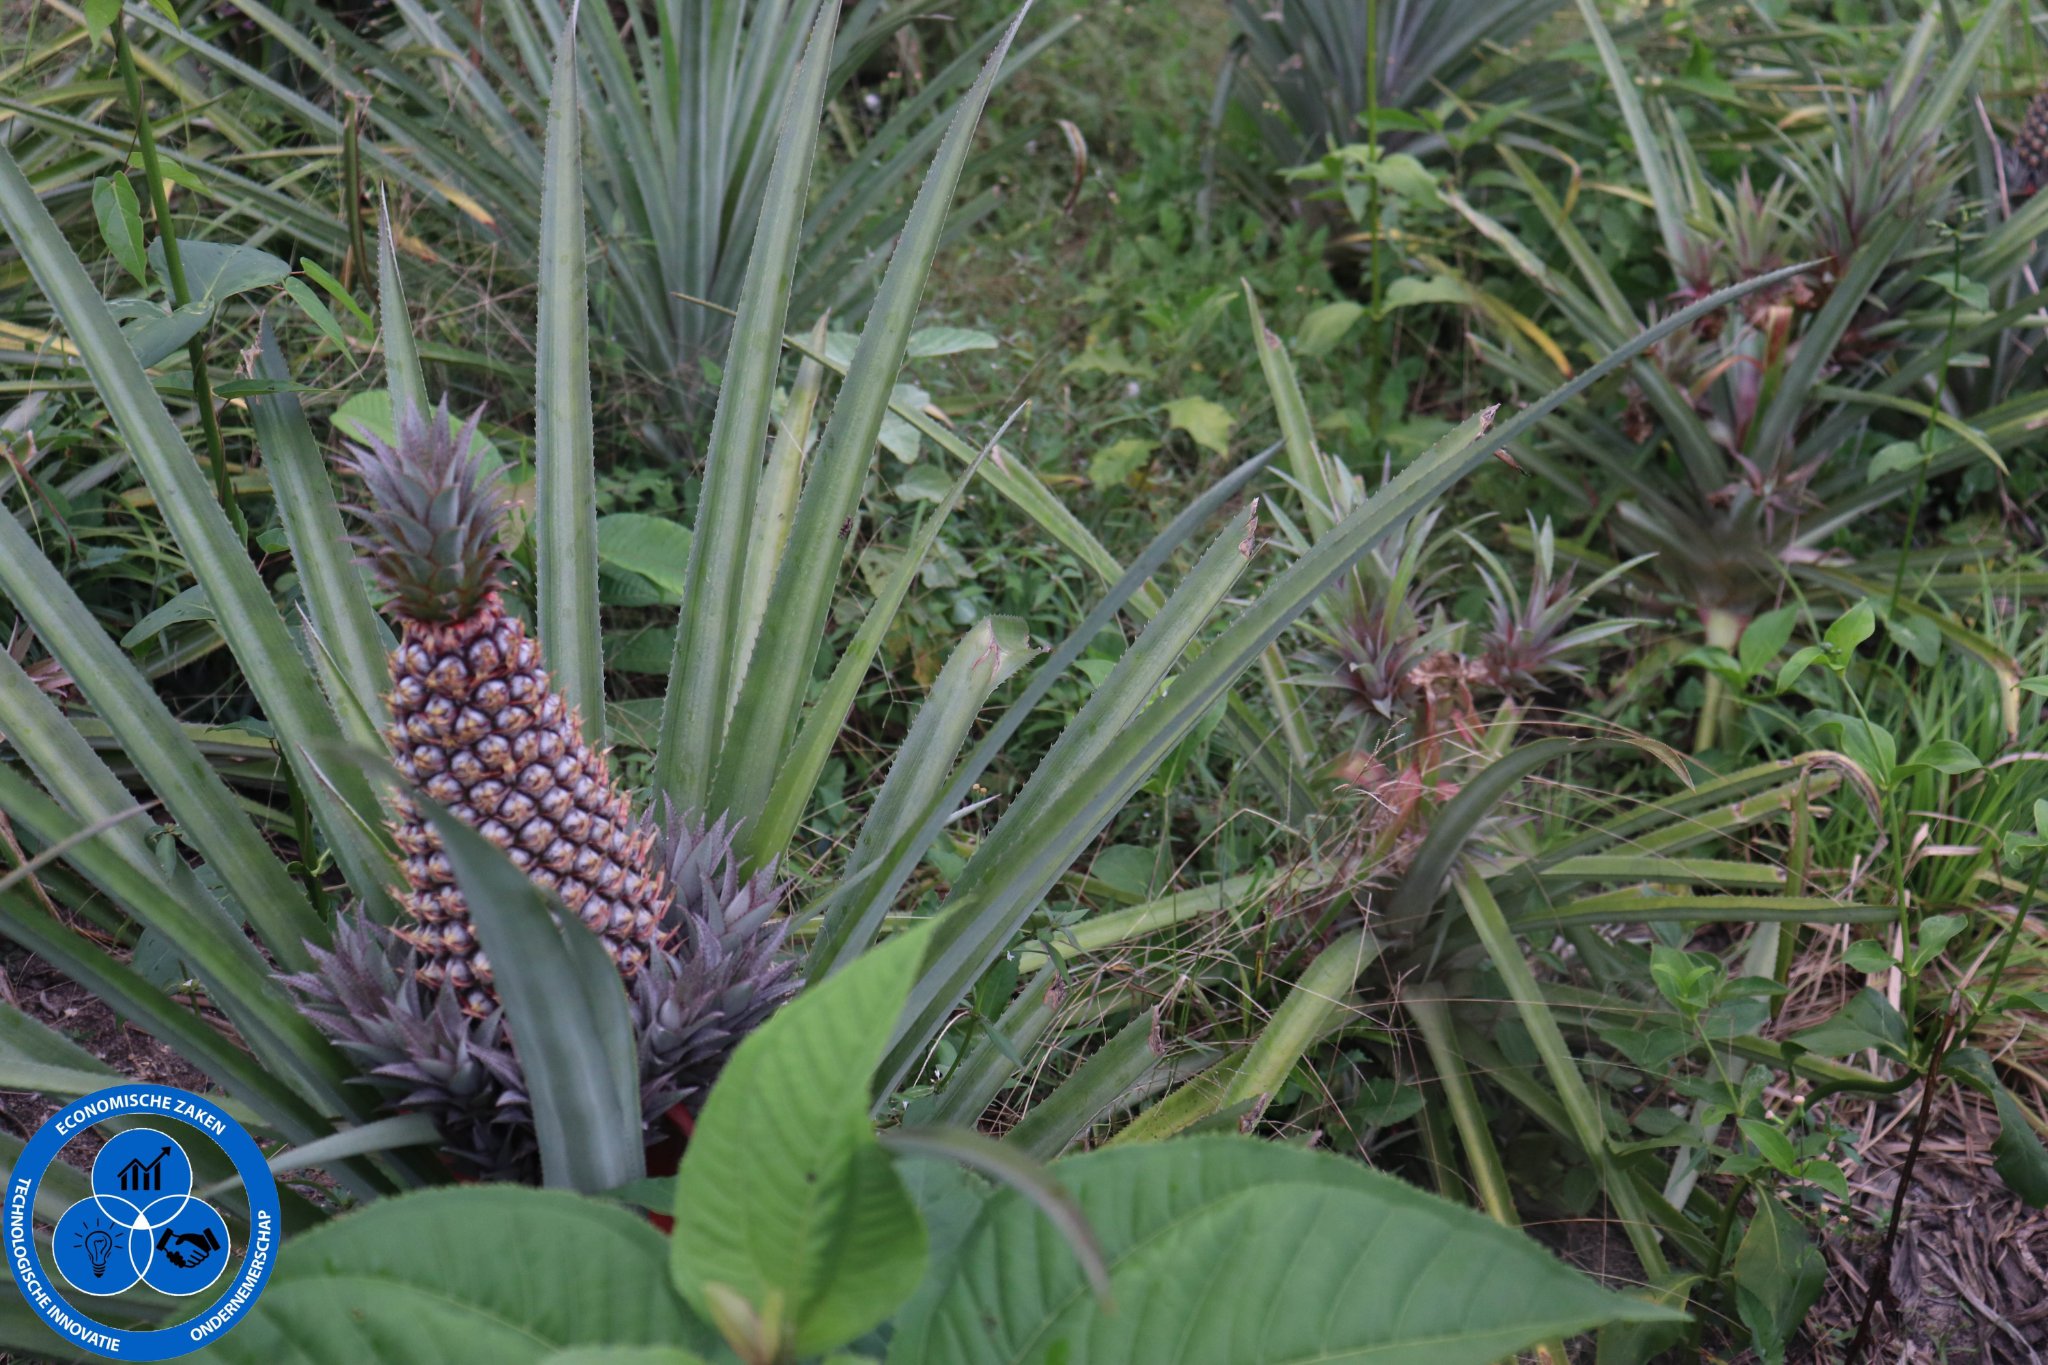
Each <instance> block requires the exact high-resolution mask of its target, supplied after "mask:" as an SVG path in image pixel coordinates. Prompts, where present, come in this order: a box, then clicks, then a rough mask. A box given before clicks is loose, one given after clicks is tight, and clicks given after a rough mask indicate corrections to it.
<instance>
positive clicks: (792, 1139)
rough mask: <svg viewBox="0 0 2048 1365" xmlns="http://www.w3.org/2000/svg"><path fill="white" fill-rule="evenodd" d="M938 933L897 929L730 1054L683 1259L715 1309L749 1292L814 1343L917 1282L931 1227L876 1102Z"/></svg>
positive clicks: (701, 1300)
mask: <svg viewBox="0 0 2048 1365" xmlns="http://www.w3.org/2000/svg"><path fill="white" fill-rule="evenodd" d="M928 938H929V935H927V934H924V933H912V934H907V935H903V936H901V937H898V938H895V939H892V940H890V941H889V942H888V943H886V944H884V945H882V946H881V947H879V948H876V949H874V950H873V951H871V952H869V953H866V954H864V955H863V956H862V957H860V958H859V959H858V960H856V961H855V962H853V963H851V964H850V965H849V966H848V967H847V968H846V969H845V970H844V971H841V972H838V973H836V974H835V975H833V976H831V977H828V978H826V979H825V980H823V981H821V982H818V983H817V984H815V985H812V986H811V987H809V988H808V989H807V990H805V991H804V993H803V994H802V995H800V996H798V997H797V999H796V1000H795V1001H793V1002H792V1003H790V1004H789V1005H787V1006H785V1007H783V1009H782V1010H781V1011H780V1012H779V1013H777V1014H775V1015H774V1016H773V1017H771V1018H770V1019H769V1020H768V1022H767V1023H766V1024H763V1025H762V1026H761V1028H760V1029H758V1030H757V1031H756V1032H754V1033H753V1034H752V1035H750V1036H749V1037H748V1038H747V1039H746V1041H745V1042H743V1043H741V1044H740V1046H739V1048H738V1049H737V1050H736V1051H735V1052H734V1053H733V1056H732V1060H731V1061H730V1062H728V1063H727V1064H726V1068H725V1071H724V1072H723V1073H722V1075H721V1076H720V1078H719V1082H718V1084H717V1085H716V1086H715V1087H713V1089H712V1092H711V1096H710V1098H709V1099H708V1100H706V1101H705V1104H704V1110H703V1112H702V1113H701V1114H700V1115H698V1117H697V1125H696V1128H695V1130H694V1132H693V1133H692V1135H691V1138H690V1146H689V1150H688V1151H687V1152H686V1153H685V1154H684V1157H683V1163H682V1168H681V1170H680V1171H679V1172H678V1173H677V1177H676V1206H675V1220H676V1222H675V1236H674V1239H673V1242H672V1245H671V1254H670V1262H671V1271H672V1274H673V1277H674V1280H675V1284H676V1287H677V1288H678V1289H679V1290H680V1291H681V1292H682V1294H683V1297H684V1298H685V1299H687V1300H688V1301H689V1302H690V1303H691V1304H692V1305H694V1306H696V1307H697V1308H698V1310H699V1312H700V1313H702V1314H703V1315H704V1316H706V1317H713V1316H714V1315H716V1314H718V1312H719V1310H720V1307H721V1299H722V1298H725V1299H729V1298H731V1297H733V1296H736V1297H737V1299H738V1300H739V1302H740V1303H741V1304H743V1305H745V1306H746V1307H747V1308H749V1309H750V1310H751V1311H752V1312H753V1313H754V1314H755V1315H756V1316H758V1317H767V1318H768V1319H769V1321H768V1322H767V1323H765V1324H764V1325H765V1327H766V1328H767V1330H768V1331H769V1332H771V1333H773V1334H774V1335H775V1336H776V1337H777V1339H779V1340H783V1341H793V1342H794V1343H795V1345H796V1347H797V1349H798V1350H799V1351H800V1352H802V1353H804V1354H810V1353H814V1352H818V1351H824V1350H829V1349H831V1348H832V1347H835V1346H840V1345H843V1344H845V1343H847V1342H849V1341H852V1340H854V1339H855V1338H856V1337H858V1336H860V1335H861V1334H862V1333H863V1332H866V1331H868V1330H869V1329H870V1328H872V1327H874V1326H875V1325H876V1324H878V1323H880V1322H881V1321H883V1320H884V1319H885V1318H886V1317H887V1316H888V1315H889V1313H890V1312H891V1311H893V1310H894V1309H895V1308H896V1306H897V1305H898V1304H900V1303H902V1302H903V1300H904V1299H906V1298H908V1297H909V1296H910V1294H911V1292H912V1291H913V1290H915V1289H916V1288H917V1284H918V1281H919V1279H920V1278H921V1277H922V1276H923V1274H924V1263H925V1232H924V1225H923V1223H922V1222H921V1221H920V1220H919V1218H918V1215H917V1210H916V1208H915V1206H914V1205H912V1204H911V1202H910V1199H909V1195H908V1194H907V1192H906V1191H905V1190H904V1187H903V1183H902V1181H901V1180H900V1179H899V1178H898V1177H897V1176H896V1174H895V1171H894V1169H893V1166H892V1165H891V1163H890V1161H889V1159H888V1157H887V1156H886V1154H884V1153H883V1151H882V1149H881V1148H880V1147H879V1146H878V1145H877V1144H876V1142H875V1137H874V1131H873V1128H872V1127H871V1125H870V1123H869V1120H868V1104H869V1100H870V1097H871V1094H872V1086H873V1077H874V1073H875V1065H876V1063H877V1062H878V1061H880V1059H881V1055H882V1051H883V1048H884V1046H885V1045H886V1044H887V1041H888V1037H889V1027H890V1024H891V1023H892V1022H893V1021H894V1020H895V1018H896V1015H897V1013H898V1012H899V1011H900V1010H901V1009H902V1006H903V999H904V995H905V994H906V992H907V991H908V990H909V988H910V981H911V978H912V977H913V976H914V975H915V974H916V972H917V969H918V964H919V962H920V960H921V958H922V955H923V953H924V950H925V945H926V943H927V941H928ZM727 1316H728V1317H729V1316H730V1315H729V1314H728V1315H727Z"/></svg>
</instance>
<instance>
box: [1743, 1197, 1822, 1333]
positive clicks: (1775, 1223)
mask: <svg viewBox="0 0 2048 1365" xmlns="http://www.w3.org/2000/svg"><path fill="white" fill-rule="evenodd" d="M1733 1275H1734V1280H1735V1297H1736V1306H1737V1308H1738V1309H1739V1310H1740V1312H1741V1314H1742V1321H1743V1325H1744V1326H1746V1327H1748V1328H1749V1330H1750V1335H1751V1337H1752V1339H1753V1340H1754V1343H1755V1345H1756V1348H1757V1351H1758V1353H1759V1354H1761V1355H1762V1356H1763V1358H1764V1360H1765V1361H1766V1362H1767V1365H1784V1360H1785V1347H1786V1345H1787V1344H1788V1343H1789V1342H1790V1341H1791V1340H1792V1335H1793V1333H1795V1332H1797V1331H1798V1330H1799V1324H1800V1323H1802V1322H1804V1321H1805V1320H1806V1310H1807V1309H1809V1308H1811V1307H1813V1304H1814V1300H1816V1299H1818V1298H1819V1297H1820V1291H1821V1287H1822V1286H1823V1285H1824V1284H1825V1283H1826V1282H1827V1263H1826V1262H1824V1261H1822V1260H1821V1257H1820V1253H1819V1252H1818V1251H1815V1250H1814V1249H1813V1243H1812V1241H1811V1240H1809V1239H1808V1237H1807V1235H1806V1229H1804V1228H1802V1227H1801V1226H1800V1225H1799V1220H1798V1219H1797V1218H1794V1217H1793V1216H1792V1214H1791V1213H1790V1212H1788V1211H1787V1210H1786V1209H1785V1208H1784V1207H1783V1206H1781V1205H1780V1204H1779V1203H1778V1201H1777V1199H1776V1197H1775V1196H1773V1195H1771V1194H1769V1193H1768V1192H1766V1193H1763V1194H1760V1195H1759V1196H1758V1197H1757V1208H1756V1217H1754V1218H1752V1219H1751V1220H1750V1223H1749V1231H1747V1232H1745V1233H1744V1234H1743V1236H1742V1245H1741V1246H1740V1247H1739V1248H1737V1250H1736V1252H1735V1264H1734V1267H1733Z"/></svg>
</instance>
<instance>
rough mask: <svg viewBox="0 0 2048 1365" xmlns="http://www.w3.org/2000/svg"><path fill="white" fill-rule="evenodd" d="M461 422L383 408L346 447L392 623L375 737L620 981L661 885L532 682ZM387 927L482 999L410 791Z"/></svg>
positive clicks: (497, 520) (533, 661)
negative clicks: (375, 427)
mask: <svg viewBox="0 0 2048 1365" xmlns="http://www.w3.org/2000/svg"><path fill="white" fill-rule="evenodd" d="M475 433H476V421H475V419H474V418H472V419H471V421H470V423H469V425H468V426H466V427H465V428H463V429H462V431H461V432H459V433H456V432H453V431H451V429H450V423H449V421H448V415H447V409H446V407H445V405H444V406H443V408H442V409H441V410H440V411H438V412H437V413H435V414H433V416H432V417H431V418H429V417H424V416H421V415H419V414H416V413H405V414H401V415H400V417H399V429H398V432H397V436H398V441H397V444H396V445H387V444H386V443H384V442H383V441H381V440H378V439H377V438H375V437H374V436H373V437H372V438H371V439H370V442H369V444H368V445H366V446H356V447H351V449H350V455H351V458H352V466H351V467H352V468H353V470H354V471H355V473H356V474H357V475H358V477H360V478H361V479H362V482H363V485H364V487H365V488H366V489H367V490H368V492H369V495H370V501H369V503H368V504H367V505H366V506H363V507H360V508H357V509H355V510H357V511H358V513H359V514H360V515H361V517H362V519H363V521H364V522H365V523H366V524H367V525H368V527H369V530H370V534H369V536H368V537H366V539H365V541H364V548H365V552H366V553H365V557H366V558H367V560H368V562H369V565H370V568H371V571H372V573H373V574H374V575H375V577H376V579H377V581H378V583H379V584H380V585H381V586H382V587H383V588H384V590H385V591H386V592H387V593H389V594H390V603H389V608H388V609H389V610H390V611H391V613H392V614H393V615H395V616H396V617H397V618H398V621H399V626H400V630H401V632H402V633H401V635H400V638H399V642H398V648H397V649H395V650H393V651H392V654H391V722H392V725H391V747H392V756H393V758H394V760H395V761H396V762H397V764H398V768H399V771H400V772H401V773H403V774H404V776H405V777H406V779H407V780H408V781H410V782H412V783H414V784H415V785H416V786H418V787H419V789H420V790H421V791H422V792H424V793H425V794H426V795H427V796H430V797H432V798H433V799H434V800H436V801H438V802H440V803H441V804H442V805H444V806H446V807H447V808H448V809H449V810H450V812H452V813H453V814H454V815H455V816H456V817H457V818H458V819H460V820H462V821H463V822H464V823H466V824H469V825H472V826H474V827H475V828H476V829H477V830H478V831H479V832H481V833H482V834H483V835H484V837H485V838H487V839H489V840H490V841H491V842H492V843H494V844H496V845H497V846H498V847H500V848H502V849H504V850H505V852H506V853H507V854H508V855H510V857H511V859H512V861H513V862H514V863H516V864H518V866H519V868H520V869H521V870H522V871H524V872H525V873H526V874H527V875H528V876H529V877H531V878H533V880H534V881H535V882H537V883H539V884H540V885H541V886H544V887H546V888H547V889H548V890H550V891H552V892H554V893H555V894H556V895H558V896H560V897H561V899H562V903H563V904H564V905H566V906H568V907H569V909H571V910H572V911H574V912H576V914H577V916H578V917H579V918H580V919H582V921H583V922H584V923H585V924H586V925H588V926H590V928H591V929H593V930H594V931H596V933H597V934H598V935H599V937H600V938H601V939H602V940H603V941H604V946H605V950H606V951H607V952H608V953H610V954H611V957H612V960H613V961H614V962H616V963H618V964H619V969H620V971H621V972H623V973H624V974H625V975H626V976H628V977H629V978H630V977H631V976H632V975H633V974H634V973H635V972H637V971H638V970H639V969H640V968H641V967H642V966H644V965H645V964H646V962H647V959H648V955H649V952H650V949H651V945H652V943H653V940H654V937H655V935H656V933H657V931H658V929H659V927H660V921H661V910H662V903H663V895H664V888H663V885H662V878H661V875H660V873H659V872H658V871H655V870H653V868H652V864H651V857H652V848H653V842H654V835H653V832H652V830H651V829H649V828H647V827H645V826H644V825H642V824H640V823H638V822H636V821H635V820H634V818H633V814H632V808H631V805H630V803H629V801H628V800H627V797H626V794H625V793H624V792H622V791H619V790H618V789H617V788H616V787H614V786H613V785H612V781H611V775H610V773H609V772H608V770H607V768H606V764H605V759H604V755H602V754H597V753H592V752H591V750H590V748H589V747H588V746H587V745H585V744H584V742H583V732H582V725H581V723H580V721H579V718H578V717H577V716H576V715H575V714H574V713H573V712H571V711H570V710H569V708H568V707H567V705H565V704H564V702H563V701H562V698H561V696H560V694H558V693H557V692H555V691H554V689H553V688H552V687H550V686H549V683H548V674H547V670H546V669H545V668H543V667H542V666H541V662H540V645H539V643H538V642H537V641H535V640H534V639H533V638H532V637H530V636H528V635H527V633H526V627H525V625H524V624H523V623H521V622H520V620H519V619H518V618H517V617H514V616H509V615H507V614H506V612H505V609H504V605H503V604H502V603H501V602H500V600H499V597H498V591H499V589H500V587H501V586H502V581H501V576H502V574H503V572H504V569H505V566H506V561H505V554H504V549H503V531H504V526H505V515H506V502H505V496H504V492H503V489H502V487H501V486H500V482H499V480H498V479H496V478H495V477H491V476H487V475H486V473H485V471H484V469H483V467H482V464H481V463H480V461H479V460H478V458H477V455H476V448H475V445H474V437H475ZM399 816H400V823H399V825H398V828H397V831H396V836H397V840H398V846H399V850H400V851H401V852H402V853H404V854H405V878H406V883H407V890H406V892H405V894H404V897H403V903H404V907H405V910H406V911H407V913H408V914H409V915H410V916H411V918H412V923H411V924H410V925H409V926H407V927H406V928H404V929H403V930H402V931H401V932H402V933H403V936H404V937H405V938H406V939H407V940H408V941H409V942H411V943H412V944H413V946H415V947H416V948H418V949H419V950H420V967H419V976H420V982H421V984H422V985H424V986H427V987H429V988H430V989H431V988H434V987H439V986H442V985H444V984H445V985H446V986H448V987H449V988H450V989H451V990H453V991H454V992H455V993H456V997H457V999H458V1000H459V1001H460V1003H461V1005H462V1007H463V1009H464V1010H465V1011H466V1012H468V1013H470V1014H475V1015H481V1014H484V1013H486V1012H487V1011H488V1010H489V1009H490V1006H491V1003H492V995H491V967H490V962H489V961H488V959H487V958H486V957H485V956H484V954H483V952H482V950H481V949H480V948H479V947H478V945H477V942H476V937H475V935H474V934H473V933H472V932H471V931H470V924H469V911H468V908H467V907H466V906H465V905H464V904H463V902H462V892H461V891H460V890H458V889H457V888H456V885H455V875H454V872H453V871H452V870H451V869H450V868H449V866H448V859H447V857H446V855H445V854H443V853H442V851H441V845H440V840H439V838H438V837H436V835H435V834H434V832H433V829H432V827H431V826H429V825H428V824H427V823H426V821H425V820H424V819H422V818H421V816H420V814H419V811H418V810H417V809H416V808H414V807H413V805H412V803H411V802H410V801H402V802H401V803H400V806H399Z"/></svg>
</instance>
